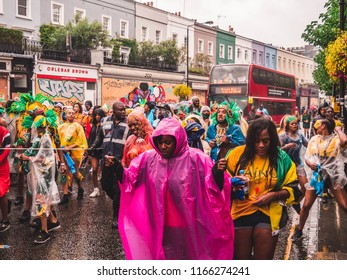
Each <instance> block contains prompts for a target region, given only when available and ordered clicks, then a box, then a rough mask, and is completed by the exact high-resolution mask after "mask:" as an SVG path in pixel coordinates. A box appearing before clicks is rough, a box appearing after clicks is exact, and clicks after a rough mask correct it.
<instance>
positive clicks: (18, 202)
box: [14, 195, 24, 205]
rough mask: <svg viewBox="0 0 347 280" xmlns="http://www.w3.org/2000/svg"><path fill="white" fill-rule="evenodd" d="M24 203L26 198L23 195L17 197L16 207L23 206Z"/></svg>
mask: <svg viewBox="0 0 347 280" xmlns="http://www.w3.org/2000/svg"><path fill="white" fill-rule="evenodd" d="M23 203H24V197H23V196H22V195H17V197H16V200H15V201H14V205H21V204H23Z"/></svg>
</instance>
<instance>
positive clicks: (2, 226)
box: [0, 221, 11, 232]
mask: <svg viewBox="0 0 347 280" xmlns="http://www.w3.org/2000/svg"><path fill="white" fill-rule="evenodd" d="M10 227H11V224H10V221H1V222H0V232H5V231H6V230H8V229H9V228H10Z"/></svg>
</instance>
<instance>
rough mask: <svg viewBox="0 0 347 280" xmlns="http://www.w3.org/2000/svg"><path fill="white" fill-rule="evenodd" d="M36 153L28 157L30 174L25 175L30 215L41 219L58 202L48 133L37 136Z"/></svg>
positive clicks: (53, 159)
mask: <svg viewBox="0 0 347 280" xmlns="http://www.w3.org/2000/svg"><path fill="white" fill-rule="evenodd" d="M35 141H39V147H38V149H39V150H38V153H37V154H36V156H32V157H30V163H29V164H30V172H29V173H28V175H27V180H28V185H29V186H30V187H31V190H32V196H33V203H32V208H31V215H32V216H34V217H36V216H38V217H41V216H42V215H43V214H46V215H47V216H48V215H49V210H50V206H51V205H55V204H58V203H59V202H60V198H59V191H58V186H57V184H56V182H55V178H54V175H55V154H54V149H53V145H52V140H51V137H50V134H49V133H45V134H43V135H42V136H41V137H40V136H38V137H37V138H36V139H35Z"/></svg>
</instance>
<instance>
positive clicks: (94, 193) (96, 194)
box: [89, 188, 100, 197]
mask: <svg viewBox="0 0 347 280" xmlns="http://www.w3.org/2000/svg"><path fill="white" fill-rule="evenodd" d="M99 195H100V190H99V188H94V191H93V192H92V193H91V194H90V195H89V197H97V196H99Z"/></svg>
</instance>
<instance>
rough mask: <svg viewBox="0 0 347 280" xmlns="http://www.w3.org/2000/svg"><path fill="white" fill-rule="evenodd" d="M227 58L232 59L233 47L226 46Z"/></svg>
mask: <svg viewBox="0 0 347 280" xmlns="http://www.w3.org/2000/svg"><path fill="white" fill-rule="evenodd" d="M228 60H233V47H232V46H228Z"/></svg>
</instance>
